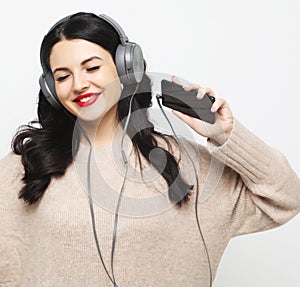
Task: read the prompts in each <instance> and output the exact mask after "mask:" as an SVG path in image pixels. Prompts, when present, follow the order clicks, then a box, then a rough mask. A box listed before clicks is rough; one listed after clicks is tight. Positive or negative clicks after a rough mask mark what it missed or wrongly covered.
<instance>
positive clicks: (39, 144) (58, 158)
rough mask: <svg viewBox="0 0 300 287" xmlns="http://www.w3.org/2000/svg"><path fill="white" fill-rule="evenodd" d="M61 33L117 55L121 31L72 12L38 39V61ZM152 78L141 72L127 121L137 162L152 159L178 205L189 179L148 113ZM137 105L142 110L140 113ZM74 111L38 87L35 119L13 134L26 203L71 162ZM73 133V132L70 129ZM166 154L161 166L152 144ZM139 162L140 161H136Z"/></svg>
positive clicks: (122, 112) (123, 104)
mask: <svg viewBox="0 0 300 287" xmlns="http://www.w3.org/2000/svg"><path fill="white" fill-rule="evenodd" d="M62 39H84V40H87V41H90V42H94V43H96V44H98V45H100V46H101V47H103V48H104V49H106V50H107V51H108V52H109V53H110V54H111V55H112V57H113V59H114V58H115V53H116V48H117V46H118V44H119V36H118V34H117V32H116V31H115V29H114V28H113V27H112V26H111V25H110V24H108V23H107V22H105V21H104V20H102V19H100V18H99V17H98V16H96V15H94V14H92V13H83V12H80V13H76V14H74V15H72V16H71V17H68V18H67V19H66V20H65V21H61V22H59V24H58V25H56V26H55V27H54V28H52V29H51V30H50V31H49V32H48V34H47V35H46V36H45V38H44V40H43V42H42V45H41V57H42V61H43V62H44V63H46V65H47V66H48V68H49V69H50V65H49V56H50V52H51V49H52V47H53V46H54V45H55V44H56V43H57V42H59V41H61V40H62ZM133 90H134V87H133V86H132V85H128V86H125V87H124V89H123V91H122V95H121V99H120V101H119V103H118V108H117V116H118V119H119V121H122V120H123V119H124V118H125V117H126V116H127V114H128V111H129V102H130V97H128V96H126V95H130V94H132V93H133ZM151 98H152V94H151V80H150V79H149V77H148V76H147V75H146V74H144V76H143V79H142V82H141V83H140V86H139V89H138V91H137V93H136V95H135V96H134V99H133V102H132V116H131V119H130V123H129V126H128V131H127V133H128V135H129V136H130V138H131V140H132V143H133V147H134V150H135V152H136V154H137V156H138V159H139V162H140V163H141V157H140V155H142V156H143V157H145V159H146V160H147V161H148V162H150V163H151V164H152V165H153V166H154V168H156V169H157V170H159V171H160V174H161V175H162V176H163V177H164V179H165V180H166V182H167V184H168V186H169V197H170V200H171V201H172V202H174V203H176V204H177V205H178V206H181V205H182V204H183V203H186V202H188V199H189V196H190V190H191V189H192V186H191V185H188V184H187V183H186V182H185V181H184V180H183V179H182V177H181V176H180V173H179V166H178V162H177V161H176V160H175V158H174V156H173V155H172V153H171V152H170V150H171V142H170V141H171V140H172V141H174V139H172V138H171V137H170V136H168V135H164V134H162V133H159V132H157V131H155V130H154V125H153V124H152V123H151V122H150V120H149V118H148V113H147V109H148V107H150V106H151ZM135 111H141V112H139V113H138V116H135V115H134V112H135ZM75 121H76V117H75V116H74V115H72V114H71V113H69V112H68V111H66V110H65V111H63V110H62V109H60V110H57V109H55V108H53V107H52V106H51V105H50V104H49V102H48V101H47V100H46V98H45V96H44V95H43V93H42V91H40V92H39V100H38V119H37V120H35V121H31V122H29V123H28V124H27V125H23V126H21V127H20V129H19V130H18V132H17V133H16V135H15V136H14V138H13V140H12V149H13V151H14V153H16V154H18V155H21V157H22V163H23V165H24V170H25V174H24V177H23V178H22V180H23V182H24V183H25V185H24V187H23V188H22V189H21V190H20V192H19V198H22V199H23V200H24V201H25V202H26V203H28V204H34V203H35V202H37V201H38V200H39V199H41V197H42V195H43V194H44V192H45V190H46V189H47V187H48V185H49V183H50V181H51V178H52V177H56V178H58V177H61V176H63V175H64V174H65V171H66V169H67V167H68V166H69V165H70V164H71V163H72V161H73V157H74V156H75V155H76V152H77V151H78V148H79V143H80V132H79V131H78V129H76V127H75V126H76V125H75ZM74 133H75V134H74ZM158 139H162V140H163V141H164V142H165V143H166V144H167V147H168V148H167V149H165V148H163V147H159V146H158ZM154 148H156V149H158V150H159V152H161V154H162V155H163V156H164V158H166V165H165V167H164V168H163V170H161V163H160V157H156V158H153V157H151V160H150V156H149V155H150V152H151V151H152V150H153V149H154ZM140 167H141V165H140Z"/></svg>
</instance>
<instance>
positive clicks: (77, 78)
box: [73, 73, 89, 94]
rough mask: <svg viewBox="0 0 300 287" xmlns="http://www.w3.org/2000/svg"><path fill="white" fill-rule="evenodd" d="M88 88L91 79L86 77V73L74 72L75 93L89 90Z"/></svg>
mask: <svg viewBox="0 0 300 287" xmlns="http://www.w3.org/2000/svg"><path fill="white" fill-rule="evenodd" d="M88 88H89V81H88V79H87V78H86V77H85V75H82V74H80V73H76V74H74V80H73V90H74V93H76V94H80V93H82V92H83V91H85V90H87V89H88Z"/></svg>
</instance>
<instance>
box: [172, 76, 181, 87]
mask: <svg viewBox="0 0 300 287" xmlns="http://www.w3.org/2000/svg"><path fill="white" fill-rule="evenodd" d="M171 81H172V82H173V83H176V84H178V85H180V86H182V84H181V83H180V81H179V80H178V79H177V78H176V77H175V76H174V75H173V76H172V78H171Z"/></svg>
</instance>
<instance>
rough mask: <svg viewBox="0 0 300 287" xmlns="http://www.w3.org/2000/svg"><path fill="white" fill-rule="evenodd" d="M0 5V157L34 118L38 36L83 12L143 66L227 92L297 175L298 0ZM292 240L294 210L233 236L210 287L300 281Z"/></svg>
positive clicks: (298, 231)
mask: <svg viewBox="0 0 300 287" xmlns="http://www.w3.org/2000/svg"><path fill="white" fill-rule="evenodd" d="M4 3H5V4H4ZM0 8H1V17H0V27H1V28H0V29H1V46H0V47H1V53H0V57H1V58H0V63H1V66H0V67H1V68H0V73H1V78H0V79H1V112H0V139H1V141H0V158H2V157H3V156H4V155H5V154H6V153H8V152H9V150H10V141H11V138H12V136H13V134H14V133H15V131H16V129H17V127H18V126H19V125H21V124H25V123H27V122H28V121H30V120H32V119H34V118H35V116H36V107H37V106H36V101H37V94H38V90H39V87H38V77H39V75H40V73H41V68H40V65H39V47H40V43H41V41H42V37H43V35H44V34H45V33H46V32H47V31H48V29H49V28H50V27H51V26H52V24H54V22H56V21H57V20H59V19H60V18H62V17H63V16H66V15H69V14H71V13H74V12H78V11H87V12H94V13H97V14H98V13H106V14H108V15H110V16H111V17H113V18H114V19H115V20H116V21H118V22H119V23H120V24H121V26H122V27H123V29H124V30H125V32H126V33H127V35H128V36H129V39H130V40H131V41H134V42H137V43H139V44H140V45H141V46H142V48H143V52H144V56H145V58H146V60H147V63H148V71H151V72H164V73H170V74H175V75H178V76H180V77H182V78H185V79H188V80H189V81H191V82H196V83H199V84H200V85H203V86H208V87H210V88H212V89H213V90H214V91H215V93H216V94H217V96H218V97H223V98H226V100H227V101H228V102H229V103H230V105H231V108H232V110H233V113H234V115H235V117H236V118H238V119H239V120H240V121H241V122H242V123H243V124H244V125H246V126H247V127H248V128H249V129H250V130H251V131H253V132H254V133H255V134H257V135H258V136H259V137H260V138H262V139H263V140H264V141H266V142H267V143H269V144H270V145H271V146H273V147H276V148H278V149H279V150H281V151H282V152H283V153H284V154H285V156H286V157H287V159H288V160H289V162H290V164H291V165H292V166H293V168H294V169H295V171H296V172H297V174H298V175H300V152H299V146H300V131H299V113H300V109H299V104H300V99H299V96H300V92H299V90H300V86H299V83H300V81H299V76H300V55H299V51H300V2H299V1H298V0H281V1H279V0H252V1H241V0H226V1H224V0H215V1H209V0H190V1H188V0H185V1H180V2H175V1H174V0H167V1H166V0H165V1H156V2H155V1H141V0H134V1H130V0H127V1H124V0H122V1H121V0H120V1H113V0H111V1H109V0H106V1H100V0H97V1H87V0H86V1H82V0H81V1H77V0H73V1H61V0H51V1H32V0H31V1H19V3H18V2H17V1H9V2H2V4H1V7H0ZM299 242H300V217H299V216H297V217H296V218H295V219H293V220H292V221H291V222H289V223H288V224H286V225H284V226H282V227H280V228H278V229H275V230H272V231H268V232H263V233H260V234H253V235H248V236H243V237H239V238H236V239H234V240H232V242H231V243H230V245H229V247H228V248H227V250H226V252H225V254H224V257H223V259H222V261H221V264H220V267H219V270H218V273H217V277H216V280H215V284H214V286H217V287H227V286H228V287H233V286H243V287H253V286H255V287H257V286H273V287H279V286H280V287H281V286H288V287H291V286H299V281H300V274H299V271H300V265H299V255H300V246H299ZM191 268H197V266H191Z"/></svg>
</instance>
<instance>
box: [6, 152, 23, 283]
mask: <svg viewBox="0 0 300 287" xmlns="http://www.w3.org/2000/svg"><path fill="white" fill-rule="evenodd" d="M21 178H22V164H21V162H20V158H19V156H16V155H14V154H13V153H10V154H8V155H7V156H5V157H4V158H3V159H1V161H0V202H1V206H0V218H1V220H0V231H1V232H0V286H3V287H8V286H9V287H10V286H18V285H19V280H20V274H21V270H22V260H23V259H22V257H23V256H22V255H23V252H24V243H25V242H24V240H25V237H24V233H23V231H24V226H25V217H24V204H23V202H22V201H21V200H19V199H18V192H19V191H20V189H21V187H22V181H21Z"/></svg>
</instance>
